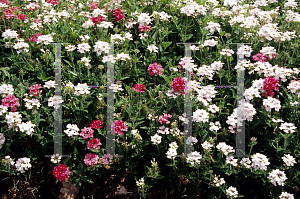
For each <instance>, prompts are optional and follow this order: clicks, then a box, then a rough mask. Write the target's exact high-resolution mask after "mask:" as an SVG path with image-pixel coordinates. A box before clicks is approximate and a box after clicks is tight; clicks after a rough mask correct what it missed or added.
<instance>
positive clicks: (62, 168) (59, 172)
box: [52, 164, 71, 182]
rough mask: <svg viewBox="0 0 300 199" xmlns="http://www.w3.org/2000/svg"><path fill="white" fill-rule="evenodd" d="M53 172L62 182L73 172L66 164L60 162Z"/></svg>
mask: <svg viewBox="0 0 300 199" xmlns="http://www.w3.org/2000/svg"><path fill="white" fill-rule="evenodd" d="M52 174H53V176H54V177H55V178H56V179H58V180H59V181H61V182H64V181H66V180H67V179H68V178H69V175H70V174H71V172H70V170H69V168H68V167H67V166H66V165H63V164H60V165H58V166H56V167H54V170H53V172H52Z"/></svg>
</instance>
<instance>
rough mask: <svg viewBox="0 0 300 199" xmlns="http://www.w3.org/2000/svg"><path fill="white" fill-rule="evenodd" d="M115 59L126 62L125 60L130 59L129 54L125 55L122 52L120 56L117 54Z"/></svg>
mask: <svg viewBox="0 0 300 199" xmlns="http://www.w3.org/2000/svg"><path fill="white" fill-rule="evenodd" d="M116 59H118V60H122V61H126V60H130V59H131V57H130V56H129V54H125V53H123V52H122V53H120V54H117V56H116Z"/></svg>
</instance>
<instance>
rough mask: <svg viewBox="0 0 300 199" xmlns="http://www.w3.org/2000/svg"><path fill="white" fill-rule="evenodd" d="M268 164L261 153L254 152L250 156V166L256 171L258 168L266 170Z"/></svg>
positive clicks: (265, 157)
mask: <svg viewBox="0 0 300 199" xmlns="http://www.w3.org/2000/svg"><path fill="white" fill-rule="evenodd" d="M269 164H270V162H269V160H268V158H267V156H265V155H264V154H261V153H256V154H254V155H253V156H252V167H253V168H254V169H255V171H257V170H258V169H261V170H264V171H266V170H267V166H268V165H269Z"/></svg>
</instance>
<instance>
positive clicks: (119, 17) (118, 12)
mask: <svg viewBox="0 0 300 199" xmlns="http://www.w3.org/2000/svg"><path fill="white" fill-rule="evenodd" d="M113 16H114V17H116V18H115V20H114V23H115V22H116V21H121V20H122V19H124V18H125V15H124V14H123V12H122V11H121V10H120V8H118V9H116V10H115V11H113Z"/></svg>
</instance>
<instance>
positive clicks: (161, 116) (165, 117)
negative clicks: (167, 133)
mask: <svg viewBox="0 0 300 199" xmlns="http://www.w3.org/2000/svg"><path fill="white" fill-rule="evenodd" d="M168 118H172V115H171V114H167V113H164V115H160V116H159V118H158V121H159V123H161V124H162V123H164V122H165V123H166V124H169V123H170V121H168Z"/></svg>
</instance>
